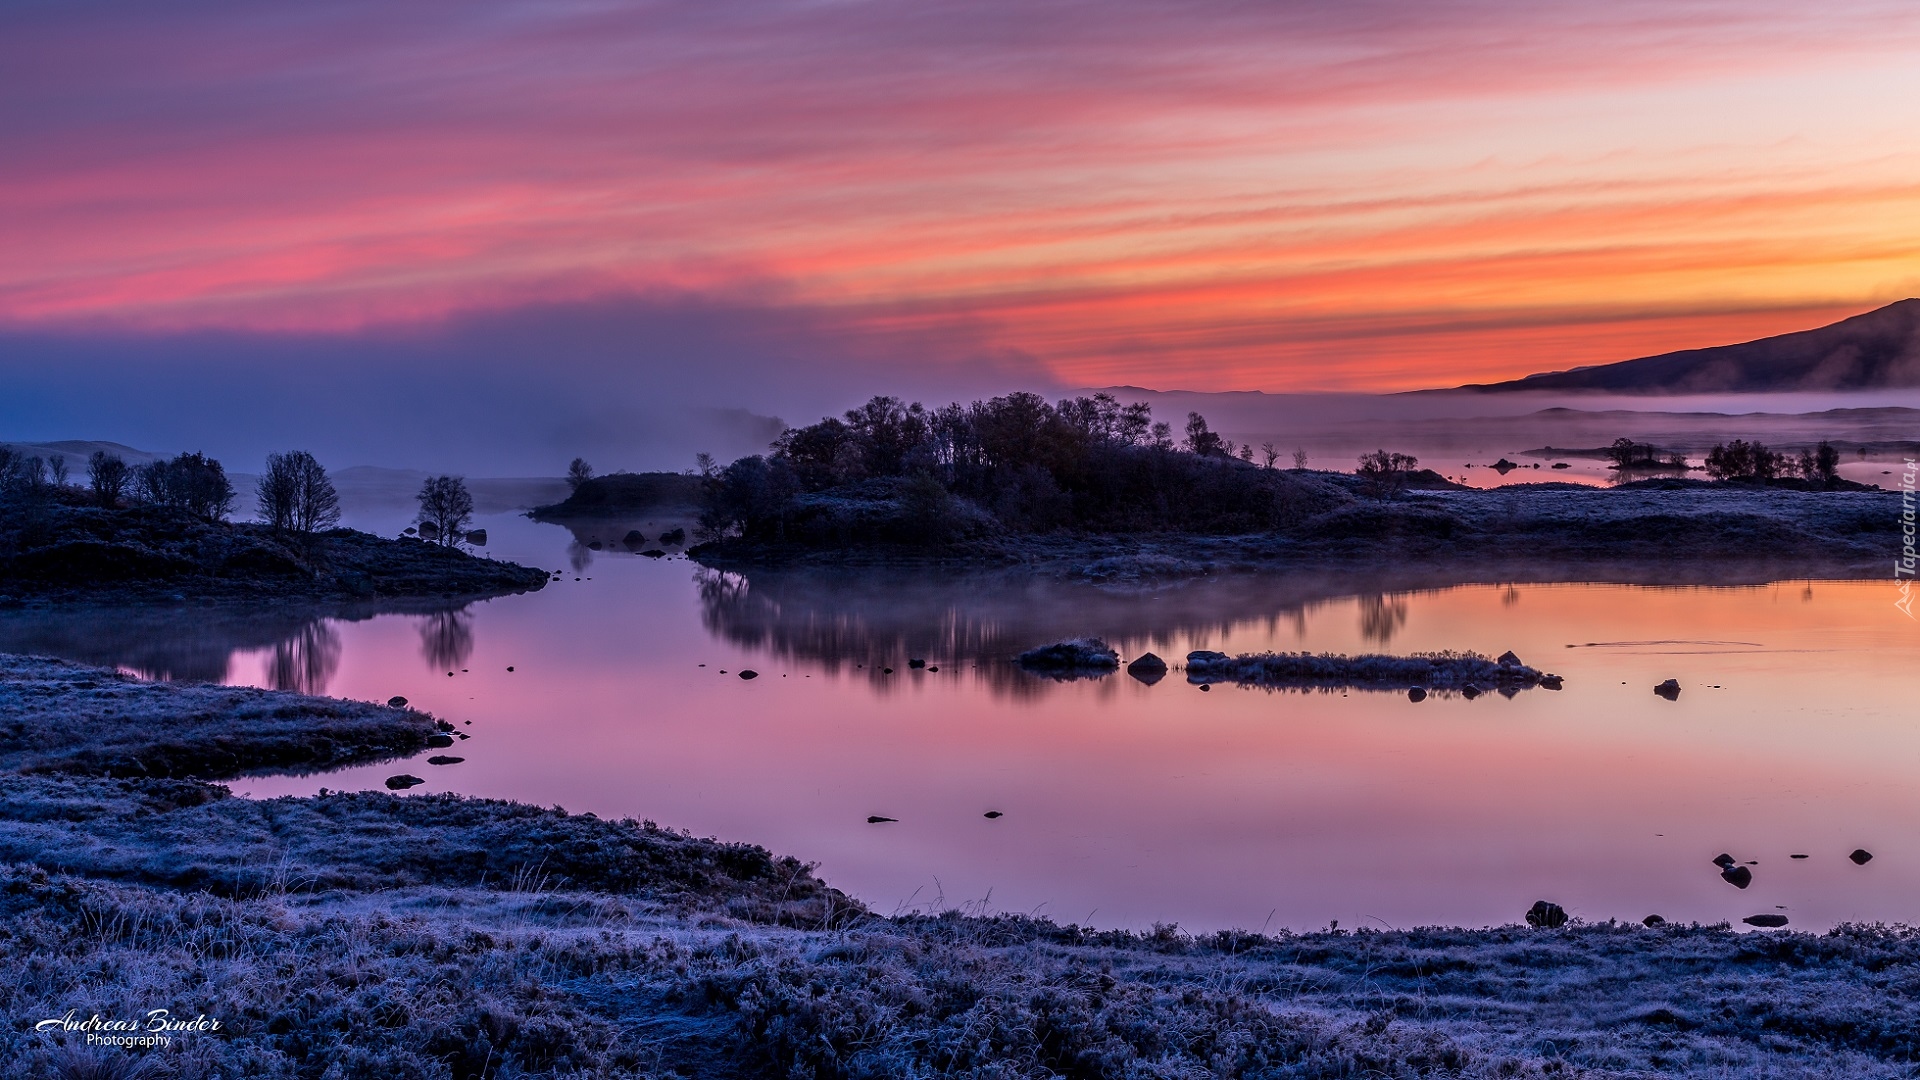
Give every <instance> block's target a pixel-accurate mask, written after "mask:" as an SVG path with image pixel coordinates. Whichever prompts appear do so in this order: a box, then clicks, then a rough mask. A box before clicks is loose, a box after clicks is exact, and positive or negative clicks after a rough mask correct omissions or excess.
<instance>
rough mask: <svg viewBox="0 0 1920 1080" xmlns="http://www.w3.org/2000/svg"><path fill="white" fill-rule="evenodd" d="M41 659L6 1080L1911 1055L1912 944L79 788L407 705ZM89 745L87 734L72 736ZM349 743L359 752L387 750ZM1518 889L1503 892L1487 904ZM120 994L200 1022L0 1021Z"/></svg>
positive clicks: (545, 813) (136, 783)
mask: <svg viewBox="0 0 1920 1080" xmlns="http://www.w3.org/2000/svg"><path fill="white" fill-rule="evenodd" d="M45 663H46V662H41V661H18V660H7V661H4V666H3V667H0V672H5V673H7V675H8V676H9V679H8V681H7V682H6V684H5V691H4V692H6V693H8V694H10V695H12V696H9V697H7V698H6V699H5V700H6V701H8V702H9V709H8V714H7V716H6V718H5V720H6V724H7V729H6V730H7V738H8V739H9V740H11V741H10V742H8V743H7V746H8V747H10V749H9V750H8V751H7V754H8V755H9V756H8V757H6V758H5V759H4V763H5V765H6V767H7V768H8V769H10V770H12V771H11V772H10V774H9V775H6V776H5V777H4V778H0V1012H4V1014H5V1015H6V1016H7V1017H8V1018H9V1020H10V1023H9V1024H8V1025H6V1027H5V1028H4V1029H0V1076H4V1077H41V1076H71V1075H75V1074H77V1073H78V1071H79V1068H80V1067H81V1066H80V1065H79V1064H77V1063H76V1062H75V1061H74V1060H70V1059H69V1058H68V1055H74V1056H77V1057H78V1058H80V1059H83V1060H85V1059H98V1058H100V1057H102V1056H103V1055H104V1054H107V1053H117V1054H125V1053H139V1054H142V1055H144V1056H148V1057H150V1059H151V1060H152V1061H154V1063H155V1065H154V1068H155V1070H156V1071H155V1072H154V1073H153V1075H158V1076H177V1077H211V1076H214V1075H219V1076H223V1077H233V1076H257V1077H314V1078H328V1077H358V1076H424V1077H481V1076H485V1077H514V1076H569V1075H574V1076H578V1075H592V1076H611V1077H665V1076H700V1077H763V1076H803V1077H882V1076H887V1077H891V1076H975V1077H1043V1076H1044V1077H1054V1076H1074V1077H1116V1078H1117V1077H1156V1076H1163V1077H1172V1076H1221V1077H1354V1076H1386V1077H1398V1076H1445V1077H1474V1078H1479V1077H1488V1078H1492V1077H1540V1078H1544V1077H1575V1076H1590V1077H1613V1076H1620V1077H1626V1076H1697V1077H1729V1076H1748V1075H1768V1076H1778V1077H1836V1078H1837V1077H1894V1076H1909V1075H1911V1074H1912V1071H1913V1068H1914V1065H1915V1063H1916V1061H1917V1060H1920V1005H1916V1004H1915V1003H1914V998H1913V997H1912V996H1911V995H1910V994H1909V993H1908V991H1909V989H1910V988H1911V987H1913V986H1916V985H1920V939H1917V938H1916V937H1915V936H1914V935H1912V934H1910V933H1908V932H1906V931H1893V930H1882V929H1848V930H1843V931H1840V932H1835V933H1832V934H1827V935H1821V936H1813V935H1806V934H1798V933H1779V934H1735V933H1731V932H1729V931H1727V930H1726V929H1724V928H1701V927H1663V928H1659V929H1648V928H1645V927H1641V926H1638V925H1633V926H1620V925H1614V924H1604V925H1592V926H1583V925H1579V924H1574V925H1570V926H1567V927H1564V928H1560V929H1554V930H1547V929H1528V928H1524V927H1519V926H1509V927H1501V928H1495V929H1487V930H1478V931H1474V930H1412V931H1404V932H1403V931H1384V930H1382V931H1364V932H1359V933H1354V932H1349V931H1338V932H1335V931H1327V932H1320V933H1313V934H1277V935H1269V936H1261V935H1252V934H1237V933H1222V934H1214V935H1205V936H1198V937H1196V936H1190V935H1187V934H1183V933H1181V932H1179V931H1178V930H1176V929H1173V928H1164V929H1161V930H1158V931H1155V932H1153V933H1148V934H1143V935H1134V934H1123V933H1113V932H1095V931H1090V930H1086V929H1082V928H1078V927H1062V926H1058V925H1055V924H1052V923H1049V922H1045V921H1039V920H1033V919H1027V918H1016V917H1000V918H979V917H962V916H959V915H957V914H949V915H945V916H939V917H910V918H892V919H889V918H881V917H878V916H875V915H873V914H872V913H870V912H867V911H866V910H865V909H863V908H862V907H861V906H860V905H858V904H857V903H855V902H853V901H851V900H850V899H848V898H847V897H845V896H843V895H841V894H840V893H838V892H836V891H835V890H833V889H831V888H830V887H828V886H826V885H824V884H822V883H821V882H820V881H819V880H818V879H816V878H815V877H814V876H813V875H812V873H811V872H810V870H809V868H808V867H807V866H805V865H803V864H801V863H798V862H796V861H794V860H792V859H787V858H781V857H777V856H774V855H771V854H769V853H768V852H766V851H764V850H763V849H760V848H756V847H752V846H750V845H744V844H726V843H720V842H717V841H711V840H700V839H695V838H692V837H688V836H685V835H683V834H679V833H675V832H672V831H668V830H664V829H660V828H657V827H654V826H652V825H651V824H648V823H638V822H630V821H628V822H615V821H605V820H601V819H598V818H595V817H593V816H591V815H585V814H567V813H565V812H563V811H561V810H559V809H557V808H554V809H542V808H536V807H529V806H521V805H516V804H511V803H501V802H491V801H485V800H474V799H461V798H456V797H448V796H433V797H400V796H392V795H387V794H365V793H356V794H334V795H324V796H320V797H317V798H308V799H274V800H259V801H255V800H246V799H240V798H236V797H232V796H230V795H228V794H227V792H226V791H225V789H223V788H221V787H219V786H217V785H214V784H211V783H206V782H203V781H195V780H184V779H178V778H167V779H159V778H152V777H147V776H121V775H118V773H117V772H116V775H115V776H114V777H111V778H109V777H106V776H104V775H101V773H103V772H104V768H105V767H104V766H102V765H100V764H99V763H102V762H108V761H114V762H119V761H123V760H127V759H128V758H129V757H131V759H133V760H164V761H177V760H181V758H180V754H181V753H182V752H183V751H181V750H180V749H179V748H177V747H171V748H170V744H171V742H172V741H174V740H179V741H181V742H190V741H192V740H193V739H194V738H195V737H196V729H197V730H198V731H207V730H216V729H214V728H208V727H206V726H205V725H209V724H219V725H225V726H227V727H230V728H231V730H232V731H234V732H237V733H244V732H245V731H247V730H250V729H254V728H256V727H257V729H258V730H260V731H261V732H263V733H267V732H272V731H273V730H275V728H276V725H281V724H283V723H284V724H297V723H298V722H299V721H297V720H296V719H295V717H294V714H293V713H285V712H282V711H280V710H281V709H283V708H286V709H294V710H296V711H297V710H301V709H305V710H308V711H307V716H308V717H309V719H310V721H311V722H313V723H316V724H326V723H333V724H336V725H346V728H351V727H352V725H354V724H359V723H362V722H365V723H369V724H376V728H377V722H378V721H381V720H384V719H392V720H394V721H396V722H397V723H398V724H399V725H400V728H401V730H412V731H430V730H431V728H430V726H423V725H430V724H431V721H430V720H427V719H426V718H421V717H417V716H414V715H412V714H407V713H405V712H404V711H402V710H386V709H385V708H384V707H381V706H364V705H354V704H352V703H328V702H317V701H314V700H313V699H300V698H294V697H292V696H290V695H271V696H263V697H260V698H247V697H245V696H244V694H246V693H256V694H257V693H259V692H238V693H242V695H243V696H241V697H239V698H235V699H232V700H230V701H227V702H225V703H224V704H221V703H218V702H216V701H214V700H213V699H210V698H207V697H205V696H202V695H201V694H200V693H198V692H195V691H193V690H192V689H191V688H185V689H186V690H187V692H181V690H182V689H183V688H170V687H161V686H149V685H146V684H138V683H129V682H125V681H124V680H119V679H118V677H117V676H113V675H112V674H111V673H107V672H98V671H93V672H91V673H89V671H88V669H77V668H72V667H71V666H70V665H58V667H57V670H52V671H51V672H50V671H49V670H48V669H47V668H46V666H45ZM89 681H92V682H95V683H97V684H98V685H97V686H94V687H88V686H85V685H81V684H83V683H86V682H89ZM102 688H105V689H107V690H108V691H110V692H108V693H106V694H105V696H101V695H99V694H96V693H95V691H96V690H100V689H102ZM205 693H207V694H223V693H229V691H224V690H218V689H213V688H207V689H206V690H205ZM20 702H30V703H31V704H30V707H21V708H18V709H16V707H15V704H14V703H20ZM89 710H90V711H93V712H97V713H99V714H101V716H102V718H103V719H104V718H105V717H106V716H107V714H109V713H115V712H117V713H120V714H124V715H126V716H138V717H140V718H141V722H140V723H139V724H137V725H134V726H137V727H144V728H146V729H149V733H148V734H146V735H144V736H142V737H141V739H144V740H145V741H144V742H143V741H141V740H140V739H133V738H131V737H130V736H129V735H128V734H127V733H126V730H125V729H126V728H127V727H128V725H125V724H121V723H119V722H117V721H116V722H114V723H110V724H100V725H94V724H91V723H88V722H86V720H85V719H84V717H83V716H82V715H81V714H83V713H85V712H87V711H89ZM361 710H365V712H364V713H363V712H361ZM386 714H392V716H391V717H388V716H387V715H386ZM76 718H79V722H77V723H76V722H75V720H76ZM50 725H52V726H57V727H58V729H59V730H58V731H55V732H53V733H51V734H52V736H53V737H51V738H50V735H49V732H48V731H47V730H46V729H47V728H48V727H49V726H50ZM346 728H342V729H341V730H346ZM376 728H368V729H366V730H367V731H368V732H372V731H374V730H376ZM95 730H98V731H99V732H100V733H101V734H102V737H103V738H105V739H106V742H107V745H109V746H114V747H119V749H117V750H112V751H111V752H109V751H108V750H104V749H103V750H100V751H97V752H96V751H88V750H86V749H85V745H86V744H87V743H88V742H89V740H90V739H91V738H92V737H93V736H92V734H91V733H92V732H94V731H95ZM338 738H339V743H340V745H345V744H346V743H347V742H348V741H349V740H348V739H347V737H346V736H345V735H341V736H339V737H338ZM262 742H263V743H274V744H276V745H291V744H290V743H286V742H284V741H282V740H278V739H276V738H267V737H266V736H264V735H263V738H262ZM375 742H378V740H377V739H372V738H370V737H369V738H368V739H367V740H365V741H363V742H360V743H358V744H356V745H362V746H366V747H369V752H376V753H385V752H388V751H385V750H375V749H373V743H375ZM56 744H60V745H56ZM130 747H131V748H132V749H129V748H130ZM156 755H157V756H156ZM283 757H284V755H283ZM339 759H340V755H338V754H336V756H335V758H334V760H339ZM280 764H281V766H282V767H287V766H288V765H289V764H291V763H290V762H286V761H284V760H282V761H281V763H280ZM236 767H246V766H236ZM46 768H51V769H52V771H39V772H25V771H21V770H26V769H46ZM205 775H213V773H211V772H209V773H207V774H205ZM1533 899H1535V898H1534V897H1516V898H1515V917H1516V920H1517V919H1518V917H1519V915H1520V913H1521V912H1522V911H1524V910H1525V905H1526V904H1527V903H1528V902H1530V901H1532V900H1533ZM152 1008H167V1009H170V1010H172V1012H173V1013H174V1014H176V1015H184V1016H194V1015H199V1014H204V1015H206V1016H208V1017H212V1018H217V1019H219V1020H221V1022H222V1024H223V1031H222V1032H221V1033H220V1034H218V1035H181V1036H179V1037H176V1038H175V1039H174V1040H173V1041H172V1044H171V1045H169V1046H167V1047H165V1048H162V1049H158V1050H151V1051H138V1052H133V1051H110V1052H109V1051H102V1050H99V1049H98V1048H88V1047H86V1046H84V1045H83V1044H82V1043H81V1042H80V1041H79V1040H77V1039H75V1038H72V1037H64V1036H56V1035H55V1034H51V1033H35V1032H34V1031H32V1030H31V1025H32V1022H33V1021H34V1020H37V1019H39V1018H42V1017H58V1016H62V1015H64V1014H65V1013H66V1012H67V1011H68V1010H75V1011H76V1012H77V1013H78V1014H79V1015H82V1016H85V1015H89V1014H92V1013H96V1012H97V1013H100V1014H102V1015H108V1016H111V1015H123V1014H134V1013H139V1012H143V1011H145V1010H147V1009H152Z"/></svg>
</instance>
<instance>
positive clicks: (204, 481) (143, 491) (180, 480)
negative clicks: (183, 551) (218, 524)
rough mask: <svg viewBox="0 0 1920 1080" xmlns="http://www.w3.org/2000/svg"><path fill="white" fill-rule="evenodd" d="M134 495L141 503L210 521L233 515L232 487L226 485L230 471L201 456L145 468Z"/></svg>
mask: <svg viewBox="0 0 1920 1080" xmlns="http://www.w3.org/2000/svg"><path fill="white" fill-rule="evenodd" d="M134 492H135V494H136V495H137V496H138V497H139V499H140V500H141V501H142V502H146V503H151V504H153V505H155V506H170V507H172V508H174V509H176V510H185V511H186V512H187V513H189V514H192V515H194V516H195V517H198V518H202V519H204V520H207V521H218V520H220V519H221V518H224V517H226V516H227V515H228V514H230V513H232V512H233V485H232V484H231V483H229V482H228V481H227V470H226V469H225V468H224V467H222V466H221V464H220V463H219V462H218V461H216V460H214V459H213V458H210V457H207V456H206V455H205V454H201V453H198V452H195V453H191V454H181V455H179V456H178V457H176V458H174V459H173V460H172V461H150V462H148V463H147V464H145V465H142V466H141V467H140V469H139V471H138V472H136V473H135V474H134Z"/></svg>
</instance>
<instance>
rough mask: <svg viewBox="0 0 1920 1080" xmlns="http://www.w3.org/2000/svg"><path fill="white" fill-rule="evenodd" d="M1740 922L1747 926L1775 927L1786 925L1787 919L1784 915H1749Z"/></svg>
mask: <svg viewBox="0 0 1920 1080" xmlns="http://www.w3.org/2000/svg"><path fill="white" fill-rule="evenodd" d="M1740 921H1741V922H1743V923H1746V924H1747V925H1748V926H1766V927H1777V926H1785V925H1787V917H1786V916H1785V915H1773V914H1767V915H1749V916H1747V917H1746V918H1744V919H1741V920H1740Z"/></svg>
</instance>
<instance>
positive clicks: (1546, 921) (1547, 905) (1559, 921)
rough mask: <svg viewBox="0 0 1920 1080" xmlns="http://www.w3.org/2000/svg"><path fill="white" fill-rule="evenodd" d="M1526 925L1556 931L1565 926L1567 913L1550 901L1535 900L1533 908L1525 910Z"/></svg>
mask: <svg viewBox="0 0 1920 1080" xmlns="http://www.w3.org/2000/svg"><path fill="white" fill-rule="evenodd" d="M1527 925H1528V926H1540V927H1545V928H1546V929H1548V930H1554V929H1558V928H1559V927H1562V926H1565V925H1567V911H1566V909H1565V908H1563V907H1561V906H1560V905H1559V904H1556V903H1553V902H1552V901H1550V900H1535V901H1534V902H1533V906H1532V907H1530V908H1528V909H1527Z"/></svg>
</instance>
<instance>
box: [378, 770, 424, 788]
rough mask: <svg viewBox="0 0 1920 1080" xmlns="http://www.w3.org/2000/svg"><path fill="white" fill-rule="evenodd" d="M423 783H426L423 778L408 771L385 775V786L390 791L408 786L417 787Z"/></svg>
mask: <svg viewBox="0 0 1920 1080" xmlns="http://www.w3.org/2000/svg"><path fill="white" fill-rule="evenodd" d="M424 783H426V781H425V780H422V779H421V778H419V777H417V776H413V775H411V774H409V773H401V774H400V775H399V776H389V777H387V787H388V789H390V790H392V791H405V790H406V789H408V788H410V787H419V786H420V785H421V784H424Z"/></svg>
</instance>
